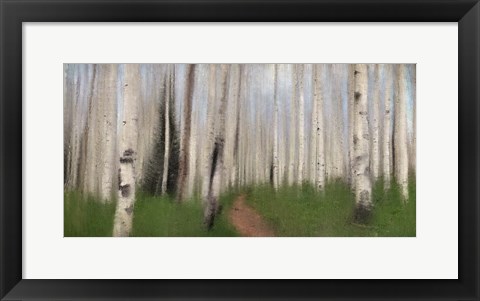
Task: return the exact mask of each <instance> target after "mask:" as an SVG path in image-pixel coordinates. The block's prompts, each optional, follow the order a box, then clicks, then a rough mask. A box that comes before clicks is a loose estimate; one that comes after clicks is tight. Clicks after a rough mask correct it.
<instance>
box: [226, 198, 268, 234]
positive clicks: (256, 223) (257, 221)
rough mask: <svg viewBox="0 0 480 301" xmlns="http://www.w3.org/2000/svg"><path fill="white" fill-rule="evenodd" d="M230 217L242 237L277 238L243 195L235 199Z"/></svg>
mask: <svg viewBox="0 0 480 301" xmlns="http://www.w3.org/2000/svg"><path fill="white" fill-rule="evenodd" d="M228 217H229V218H230V221H231V222H232V224H233V225H234V226H235V228H236V229H237V231H238V232H239V233H240V235H242V236H259V237H267V236H275V233H273V230H272V229H271V228H270V227H269V226H268V225H267V223H266V222H265V221H264V220H263V218H262V217H261V216H260V214H258V212H257V211H255V210H254V209H253V208H252V207H250V206H249V205H247V203H246V202H245V195H243V194H242V195H240V196H238V197H237V198H236V199H235V201H234V203H233V206H232V208H231V209H230V212H229V214H228Z"/></svg>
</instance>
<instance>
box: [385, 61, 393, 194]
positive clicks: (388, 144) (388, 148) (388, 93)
mask: <svg viewBox="0 0 480 301" xmlns="http://www.w3.org/2000/svg"><path fill="white" fill-rule="evenodd" d="M384 74H385V112H384V115H383V185H384V186H383V188H384V190H388V189H390V181H391V174H392V168H391V166H392V133H391V132H392V85H393V72H392V66H391V65H386V66H385V70H384Z"/></svg>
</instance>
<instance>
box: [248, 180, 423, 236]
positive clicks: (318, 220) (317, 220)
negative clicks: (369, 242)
mask: <svg viewBox="0 0 480 301" xmlns="http://www.w3.org/2000/svg"><path fill="white" fill-rule="evenodd" d="M382 187H383V183H382V182H381V181H379V182H378V183H376V185H375V187H374V189H373V202H374V210H373V214H372V218H371V220H370V221H369V222H368V223H367V224H365V225H359V224H356V223H354V222H353V218H352V217H353V209H354V203H355V202H354V196H353V194H352V193H351V190H350V188H349V187H348V186H347V185H346V184H343V183H340V182H334V183H329V184H328V185H327V186H326V188H325V192H324V193H317V192H315V190H314V189H313V187H312V186H310V185H303V186H302V187H281V188H279V190H278V191H277V192H275V191H274V190H273V188H272V187H271V186H257V187H253V188H251V189H249V191H248V192H247V202H248V203H249V204H250V205H252V206H253V207H254V208H255V209H256V210H257V211H258V212H259V213H260V214H261V215H262V216H263V217H264V218H265V220H266V221H267V222H268V223H269V224H270V225H271V226H272V227H273V229H274V231H275V233H276V235H277V236H300V237H308V236H332V237H346V236H415V233H416V232H415V229H416V226H415V221H416V212H415V209H416V206H415V183H414V182H412V183H411V184H410V192H409V193H410V198H409V201H408V203H407V204H406V205H404V204H403V202H402V201H401V197H400V193H399V190H398V187H397V186H396V185H393V186H392V189H390V190H389V191H387V192H384V191H383V188H382Z"/></svg>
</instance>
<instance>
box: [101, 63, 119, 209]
mask: <svg viewBox="0 0 480 301" xmlns="http://www.w3.org/2000/svg"><path fill="white" fill-rule="evenodd" d="M98 69H99V70H98V71H99V79H100V83H99V86H98V92H97V95H98V98H99V102H98V104H99V105H103V116H101V117H100V118H99V119H100V120H102V124H103V128H102V134H103V138H102V140H103V148H104V151H103V164H102V165H103V171H102V174H101V194H100V196H101V198H102V200H103V201H111V200H112V195H113V191H114V190H113V187H114V183H115V182H116V177H115V175H114V174H115V173H114V171H115V170H117V164H116V161H117V160H116V157H117V156H116V154H117V64H105V65H99V66H98ZM100 143H101V142H100Z"/></svg>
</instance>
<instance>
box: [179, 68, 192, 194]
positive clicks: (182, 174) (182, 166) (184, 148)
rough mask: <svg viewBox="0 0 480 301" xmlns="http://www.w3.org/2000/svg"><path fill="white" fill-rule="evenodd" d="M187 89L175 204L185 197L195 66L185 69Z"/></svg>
mask: <svg viewBox="0 0 480 301" xmlns="http://www.w3.org/2000/svg"><path fill="white" fill-rule="evenodd" d="M186 69H187V70H186V78H187V87H186V88H185V99H184V107H183V122H184V127H183V133H182V141H181V144H180V159H179V167H178V184H177V202H183V201H184V200H185V195H186V188H187V187H186V180H187V177H188V172H189V171H188V167H189V150H190V135H191V126H192V120H191V117H192V101H193V89H194V85H195V65H187V68H186Z"/></svg>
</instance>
